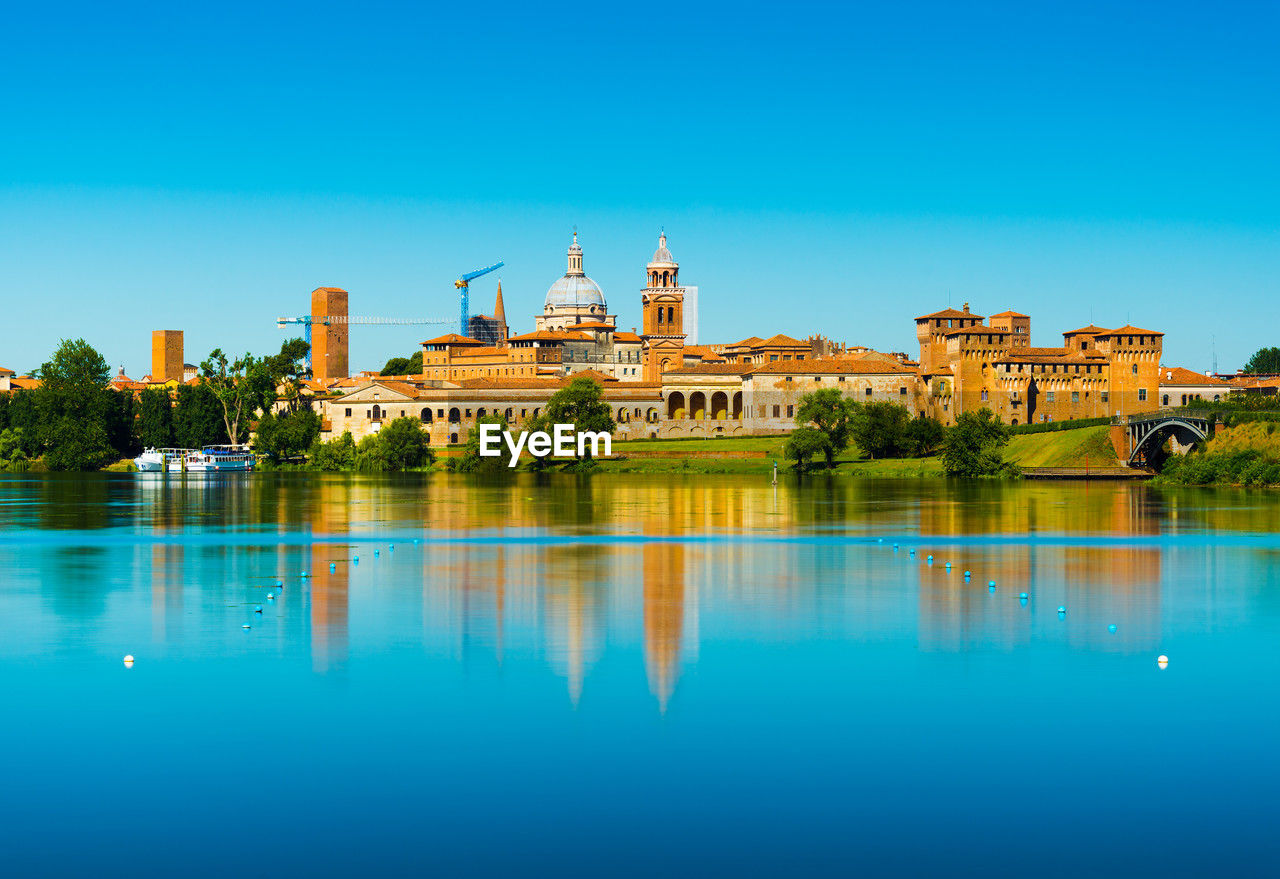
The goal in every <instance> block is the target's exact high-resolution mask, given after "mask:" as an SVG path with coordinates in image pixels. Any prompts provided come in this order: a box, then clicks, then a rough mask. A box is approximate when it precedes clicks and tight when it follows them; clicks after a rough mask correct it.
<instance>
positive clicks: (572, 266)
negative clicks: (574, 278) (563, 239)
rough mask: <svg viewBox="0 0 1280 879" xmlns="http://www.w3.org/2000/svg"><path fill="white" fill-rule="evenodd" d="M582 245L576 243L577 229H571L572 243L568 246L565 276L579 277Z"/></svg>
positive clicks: (575, 227)
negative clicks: (567, 262) (567, 264)
mask: <svg viewBox="0 0 1280 879" xmlns="http://www.w3.org/2000/svg"><path fill="white" fill-rule="evenodd" d="M582 273H583V272H582V245H580V244H579V243H578V227H577V226H574V227H573V243H572V244H570V245H569V270H568V271H567V272H565V274H566V275H581V274H582Z"/></svg>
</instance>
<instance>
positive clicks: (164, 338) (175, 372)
mask: <svg viewBox="0 0 1280 879" xmlns="http://www.w3.org/2000/svg"><path fill="white" fill-rule="evenodd" d="M151 380H152V381H153V382H161V383H162V382H171V381H173V382H179V383H181V382H182V330H154V331H153V332H152V333H151Z"/></svg>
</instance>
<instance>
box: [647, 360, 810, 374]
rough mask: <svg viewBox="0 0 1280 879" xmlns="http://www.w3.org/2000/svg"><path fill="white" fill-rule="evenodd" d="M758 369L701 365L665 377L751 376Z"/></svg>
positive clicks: (714, 364) (740, 366) (730, 364)
mask: <svg viewBox="0 0 1280 879" xmlns="http://www.w3.org/2000/svg"><path fill="white" fill-rule="evenodd" d="M787 362H788V363H803V362H804V361H803V360H790V361H787ZM756 368H757V367H755V366H754V365H752V364H750V363H699V364H698V365H697V366H677V367H676V368H674V369H669V370H667V371H666V372H665V373H663V375H676V374H679V375H749V374H750V373H752V372H754V371H755V370H756Z"/></svg>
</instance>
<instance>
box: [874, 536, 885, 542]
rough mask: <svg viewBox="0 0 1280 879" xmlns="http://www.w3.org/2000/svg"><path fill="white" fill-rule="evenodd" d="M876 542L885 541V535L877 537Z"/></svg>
mask: <svg viewBox="0 0 1280 879" xmlns="http://www.w3.org/2000/svg"><path fill="white" fill-rule="evenodd" d="M876 543H884V538H883V537H878V538H876Z"/></svg>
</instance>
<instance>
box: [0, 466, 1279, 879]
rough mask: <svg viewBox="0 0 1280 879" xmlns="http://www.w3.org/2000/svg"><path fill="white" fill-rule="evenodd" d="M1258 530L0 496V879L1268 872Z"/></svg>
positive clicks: (923, 506) (1005, 489)
mask: <svg viewBox="0 0 1280 879" xmlns="http://www.w3.org/2000/svg"><path fill="white" fill-rule="evenodd" d="M1278 522H1280V497H1278V496H1277V495H1275V494H1262V493H1246V492H1236V491H1231V492H1214V491H1208V490H1204V491H1176V492H1175V491H1161V490H1158V489H1153V488H1150V487H1148V486H1131V485H1113V484H1094V485H1071V484H1048V483H1022V484H1007V485H1002V484H993V485H982V486H976V487H974V486H959V487H957V486H948V485H947V484H945V483H943V482H940V481H921V482H911V481H890V482H880V481H858V480H853V479H840V480H838V481H835V482H831V483H826V482H816V483H807V484H805V485H796V484H794V483H787V484H783V485H779V486H778V487H777V488H776V489H775V488H773V487H771V486H769V485H768V483H767V480H761V479H759V478H755V477H743V478H738V477H730V476H713V477H706V476H702V477H688V478H681V477H673V478H665V477H662V478H658V477H639V476H637V477H625V476H609V477H601V476H596V477H592V478H571V477H565V478H549V479H546V480H545V481H535V479H534V478H533V477H525V478H524V479H523V480H522V481H520V482H519V483H516V484H514V485H509V484H505V485H485V484H482V483H477V482H475V481H468V480H466V479H464V478H462V477H450V476H446V475H429V476H419V475H414V476H407V477H402V478H364V477H353V476H345V475H335V476H332V477H321V476H315V475H309V474H280V475H270V474H258V475H254V476H250V477H243V476H234V475H233V476H231V477H230V478H217V477H212V478H193V477H187V478H186V479H185V480H184V479H182V478H179V477H176V476H175V477H169V478H168V479H166V478H164V477H158V478H157V477H147V476H134V475H127V474H120V475H118V476H116V475H94V476H85V477H80V476H76V477H65V478H64V477H57V476H17V475H14V476H3V477H0V698H2V700H3V701H2V703H0V704H2V705H3V709H2V711H3V714H2V716H3V719H4V722H3V725H0V755H2V756H0V873H2V874H3V875H6V876H66V875H77V876H131V877H136V876H175V875H182V876H225V875H242V876H271V877H280V876H284V875H295V874H301V875H307V876H361V875H400V874H415V875H449V876H451V875H513V874H514V875H555V876H632V875H634V876H714V875H729V876H734V877H746V876H787V875H800V874H810V875H840V876H845V875H871V876H876V875H886V876H888V875H892V876H904V875H918V874H931V875H947V876H955V875H972V876H996V875H1000V876H1028V875H1034V876H1085V875H1088V876H1111V875H1115V876H1161V877H1169V876H1205V875H1276V874H1277V872H1278V871H1280V853H1278V849H1277V846H1276V843H1275V834H1274V829H1273V828H1274V824H1275V814H1274V806H1275V803H1276V796H1277V791H1278V790H1280V760H1278V759H1277V756H1276V748H1277V744H1278V742H1280V736H1278V733H1280V712H1278V710H1277V699H1276V695H1275V694H1276V681H1277V678H1278V677H1280V675H1278V672H1280V576H1278V575H1277V570H1278V568H1277V562H1278V561H1280V533H1277V532H1278V530H1280V529H1278V528H1277V523H1278ZM895 543H896V544H897V545H898V547H897V549H896V550H895V548H894V544H895ZM911 550H914V551H915V554H914V556H913V555H912V554H911ZM930 553H932V554H933V556H934V559H935V561H934V563H933V564H932V566H931V565H929V564H928V563H927V561H926V555H927V554H930ZM357 558H358V561H357ZM947 561H950V562H951V563H952V569H951V571H949V572H948V571H947V570H946V568H945V567H944V563H945V562H947ZM331 565H332V570H331V567H330V566H331ZM966 569H968V570H971V571H972V573H973V577H972V581H971V582H969V583H966V582H965V580H964V577H963V571H964V570H966ZM303 572H306V574H307V575H306V576H304V573H303ZM989 580H995V581H996V583H997V588H996V590H995V591H994V592H992V591H991V590H990V589H989V588H988V586H987V583H988V581H989ZM277 581H280V582H283V584H284V589H283V591H280V592H278V593H277V597H276V598H274V599H272V600H268V598H267V596H268V594H269V592H270V591H271V587H272V585H273V584H275V583H276V582H277ZM1020 592H1027V593H1028V594H1029V598H1028V600H1027V601H1025V602H1022V601H1020V600H1019V598H1018V594H1019V593H1020ZM259 605H260V606H262V613H261V614H258V613H256V612H255V607H256V606H259ZM1060 605H1061V606H1065V608H1066V613H1065V615H1060V614H1059V613H1058V607H1059V606H1060ZM246 624H248V625H250V626H251V628H249V629H244V628H242V626H244V625H246ZM1111 625H1114V626H1115V627H1116V629H1115V631H1114V633H1113V632H1111V631H1109V629H1108V627H1109V626H1111ZM1162 653H1163V654H1167V655H1168V656H1169V658H1170V663H1169V666H1168V668H1167V669H1164V670H1161V669H1160V668H1159V667H1158V666H1157V664H1156V657H1157V656H1158V655H1159V654H1162ZM125 654H133V655H134V656H135V657H136V663H135V665H134V666H133V667H132V668H125V666H124V665H123V663H122V662H121V658H122V657H123V656H124V655H125Z"/></svg>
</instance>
